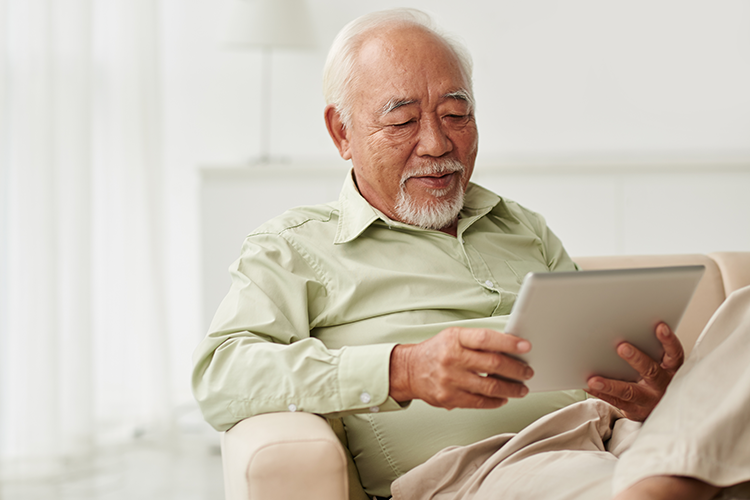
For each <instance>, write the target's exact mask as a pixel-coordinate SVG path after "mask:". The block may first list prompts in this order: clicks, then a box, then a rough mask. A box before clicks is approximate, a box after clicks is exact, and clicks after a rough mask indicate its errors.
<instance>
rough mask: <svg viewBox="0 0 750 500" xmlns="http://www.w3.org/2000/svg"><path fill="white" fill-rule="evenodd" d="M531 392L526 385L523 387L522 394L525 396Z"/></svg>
mask: <svg viewBox="0 0 750 500" xmlns="http://www.w3.org/2000/svg"><path fill="white" fill-rule="evenodd" d="M528 393H529V388H528V387H526V386H523V387H521V396H525V395H527V394H528Z"/></svg>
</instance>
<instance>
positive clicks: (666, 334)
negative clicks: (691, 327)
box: [659, 323, 670, 338]
mask: <svg viewBox="0 0 750 500" xmlns="http://www.w3.org/2000/svg"><path fill="white" fill-rule="evenodd" d="M669 333H670V332H669V328H667V325H665V324H663V323H662V324H661V325H659V335H661V336H662V337H664V338H668V337H669Z"/></svg>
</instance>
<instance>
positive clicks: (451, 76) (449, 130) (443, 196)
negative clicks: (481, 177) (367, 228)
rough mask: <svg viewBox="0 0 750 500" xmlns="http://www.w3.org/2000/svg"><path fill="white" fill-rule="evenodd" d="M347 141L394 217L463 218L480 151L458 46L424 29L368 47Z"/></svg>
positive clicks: (344, 149) (381, 205)
mask: <svg viewBox="0 0 750 500" xmlns="http://www.w3.org/2000/svg"><path fill="white" fill-rule="evenodd" d="M354 74H355V80H354V82H353V83H352V92H353V99H352V102H353V107H352V119H351V123H350V125H349V127H348V128H347V129H346V130H345V131H344V134H345V136H346V138H345V139H344V140H343V141H342V142H341V144H340V145H339V149H340V152H341V155H342V157H344V159H350V158H351V160H352V164H353V168H354V174H355V177H356V181H357V186H358V188H359V190H360V192H361V194H362V196H364V197H365V199H366V200H367V201H368V202H369V203H370V204H371V205H373V206H374V207H375V208H377V209H379V210H380V211H382V212H383V213H385V214H386V215H387V216H388V217H390V218H392V219H395V220H399V221H402V222H406V223H409V224H414V225H420V226H423V227H430V228H432V229H443V228H444V227H447V226H450V225H451V224H453V223H454V222H455V220H456V216H457V215H458V210H460V209H461V206H462V205H463V193H464V192H465V190H466V187H467V185H468V182H469V178H470V177H471V173H472V171H473V168H474V160H475V158H476V154H477V144H478V138H477V137H478V136H477V127H476V123H475V121H474V114H473V110H472V108H471V105H470V102H469V101H468V88H469V84H468V81H467V80H466V78H465V77H464V75H463V73H462V71H461V67H460V65H459V62H458V60H457V58H456V57H455V55H454V54H453V53H452V52H451V51H450V49H449V48H448V47H447V46H446V45H445V44H444V43H443V42H442V41H441V40H439V39H438V38H436V37H435V36H434V35H432V34H429V33H428V32H425V31H423V30H421V29H418V28H413V27H412V28H398V29H391V30H389V31H387V32H384V33H382V34H378V35H374V36H372V37H371V38H370V39H369V40H367V41H366V42H365V43H364V45H363V46H362V48H361V50H360V52H359V57H358V59H357V63H356V66H355V72H354Z"/></svg>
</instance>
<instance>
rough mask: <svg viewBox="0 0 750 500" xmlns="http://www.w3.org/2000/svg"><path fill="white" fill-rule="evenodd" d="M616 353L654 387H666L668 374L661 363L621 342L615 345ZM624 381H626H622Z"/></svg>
mask: <svg viewBox="0 0 750 500" xmlns="http://www.w3.org/2000/svg"><path fill="white" fill-rule="evenodd" d="M617 354H618V356H620V357H621V358H622V359H624V360H625V361H627V362H628V364H629V365H630V366H632V367H633V368H634V369H635V370H636V371H637V372H638V375H640V377H641V378H642V379H643V380H645V381H646V382H648V383H649V384H650V385H653V386H655V387H666V386H667V385H668V384H669V380H670V376H669V374H668V373H667V372H665V371H664V368H662V366H661V364H659V363H658V362H657V361H656V360H654V359H653V358H651V357H650V356H649V355H648V354H646V353H644V352H643V351H641V350H640V349H637V348H635V347H634V346H633V345H631V344H628V343H627V342H623V343H622V344H620V345H618V346H617ZM623 383H626V382H623Z"/></svg>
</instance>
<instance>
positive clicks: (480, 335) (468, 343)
mask: <svg viewBox="0 0 750 500" xmlns="http://www.w3.org/2000/svg"><path fill="white" fill-rule="evenodd" d="M458 333H459V335H458V340H459V342H460V343H461V345H462V346H464V347H466V348H468V349H474V350H477V351H492V352H507V353H509V354H525V353H527V352H529V351H530V350H531V343H530V342H529V341H528V340H525V339H521V338H518V337H516V336H514V335H508V334H507V333H502V332H498V331H496V330H490V329H488V328H461V329H460V330H459V332H458Z"/></svg>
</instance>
